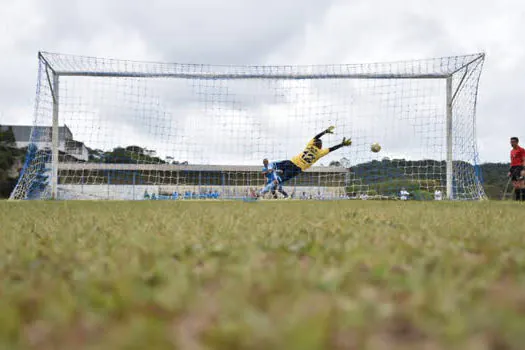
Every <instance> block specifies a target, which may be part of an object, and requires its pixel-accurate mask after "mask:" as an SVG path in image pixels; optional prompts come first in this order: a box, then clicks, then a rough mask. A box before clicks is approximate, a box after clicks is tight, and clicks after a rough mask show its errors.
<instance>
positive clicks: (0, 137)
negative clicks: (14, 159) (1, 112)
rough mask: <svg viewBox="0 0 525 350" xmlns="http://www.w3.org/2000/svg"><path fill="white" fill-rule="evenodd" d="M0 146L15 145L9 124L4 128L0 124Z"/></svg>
mask: <svg viewBox="0 0 525 350" xmlns="http://www.w3.org/2000/svg"><path fill="white" fill-rule="evenodd" d="M0 146H5V147H16V139H15V134H14V133H13V128H12V127H11V126H9V127H7V128H6V127H5V126H2V125H1V124H0Z"/></svg>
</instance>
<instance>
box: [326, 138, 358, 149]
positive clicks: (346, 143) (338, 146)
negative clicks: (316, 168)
mask: <svg viewBox="0 0 525 350" xmlns="http://www.w3.org/2000/svg"><path fill="white" fill-rule="evenodd" d="M351 144H352V140H350V139H347V138H346V137H343V141H342V142H341V143H338V144H337V145H335V146H332V147H330V148H329V149H328V150H329V151H330V152H333V151H335V150H338V149H339V148H341V147H344V146H350V145H351Z"/></svg>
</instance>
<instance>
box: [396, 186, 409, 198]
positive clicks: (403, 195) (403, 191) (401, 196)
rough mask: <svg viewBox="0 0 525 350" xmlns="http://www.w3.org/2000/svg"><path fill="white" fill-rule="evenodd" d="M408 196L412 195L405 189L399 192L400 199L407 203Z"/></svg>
mask: <svg viewBox="0 0 525 350" xmlns="http://www.w3.org/2000/svg"><path fill="white" fill-rule="evenodd" d="M408 196H410V193H409V192H408V191H407V190H406V189H405V188H404V187H403V188H402V189H401V192H399V198H400V199H401V200H402V201H406V200H407V199H408Z"/></svg>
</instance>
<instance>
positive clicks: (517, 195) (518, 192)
mask: <svg viewBox="0 0 525 350" xmlns="http://www.w3.org/2000/svg"><path fill="white" fill-rule="evenodd" d="M520 197H521V189H520V188H515V189H514V200H517V201H519V200H520Z"/></svg>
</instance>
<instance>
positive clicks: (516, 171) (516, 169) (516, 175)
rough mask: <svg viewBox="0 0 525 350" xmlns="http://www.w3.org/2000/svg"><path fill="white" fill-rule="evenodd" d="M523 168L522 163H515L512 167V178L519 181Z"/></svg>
mask: <svg viewBox="0 0 525 350" xmlns="http://www.w3.org/2000/svg"><path fill="white" fill-rule="evenodd" d="M522 170H523V166H521V165H515V166H511V167H510V171H509V172H510V178H511V180H512V181H519V180H521V179H522V178H521V171H522Z"/></svg>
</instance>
